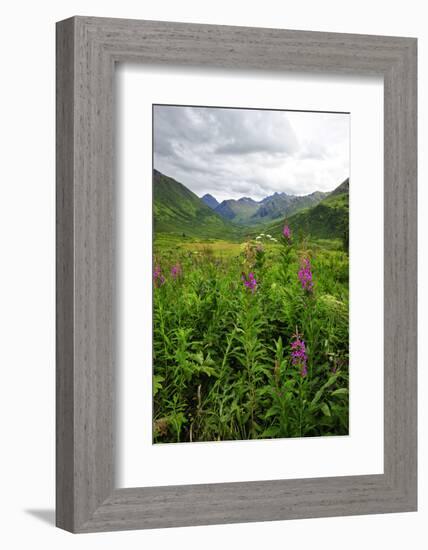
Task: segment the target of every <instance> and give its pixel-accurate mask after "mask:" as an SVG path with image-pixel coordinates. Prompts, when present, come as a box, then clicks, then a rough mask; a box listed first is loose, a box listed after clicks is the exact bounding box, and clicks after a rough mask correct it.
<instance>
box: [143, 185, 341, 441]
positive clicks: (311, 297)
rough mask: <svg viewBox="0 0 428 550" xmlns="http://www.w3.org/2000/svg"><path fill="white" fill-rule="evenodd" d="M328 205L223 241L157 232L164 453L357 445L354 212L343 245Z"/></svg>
mask: <svg viewBox="0 0 428 550" xmlns="http://www.w3.org/2000/svg"><path fill="white" fill-rule="evenodd" d="M332 195H333V194H332ZM190 199H192V197H190ZM326 200H327V203H326V204H324V205H322V203H320V204H321V212H318V213H317V212H316V211H315V212H314V210H315V209H314V208H312V209H310V210H307V211H301V212H299V213H297V214H295V221H294V223H293V220H291V221H290V224H289V225H287V223H288V222H287V223H285V222H284V221H280V222H276V224H274V225H272V226H271V228H270V229H269V227H268V229H266V230H263V228H255V229H253V230H251V232H248V230H247V229H245V228H244V229H240V230H239V231H238V229H236V228H233V230H231V231H230V232H228V231H227V229H228V227H229V226H228V227H221V228H220V231H219V233H218V236H217V237H214V236H210V235H208V236H197V235H196V231H195V230H192V227H195V224H193V225H192V222H191V220H190V221H189V223H188V224H187V225H185V224H184V226H183V223H184V222H183V223H182V224H181V225H179V229H176V227H177V226H174V223H173V220H174V217H173V216H172V215H171V222H168V216H166V215H164V216H163V218H162V223H163V224H164V225H158V226H156V220H155V238H154V258H153V269H154V271H153V304H154V305H153V324H154V337H153V338H154V342H153V351H154V360H153V369H154V371H153V441H154V442H155V443H174V442H196V441H219V440H245V439H259V438H288V437H306V436H328V435H345V434H348V353H349V346H348V328H349V327H348V325H349V323H348V313H349V290H348V270H349V265H348V263H349V260H348V252H347V238H346V235H344V228H347V209H346V211H345V213H344V211H343V208H342V209H341V210H340V215H341V216H342V218H341V222H340V223H341V226H340V227H341V229H340V231H339V232H338V233H337V234H336V233H335V232H334V231H331V230H329V224H330V225H332V226H333V228H334V227H337V223H336V225H335V224H334V219H330V217H331V216H332V212H333V210H332V209H334V208H336V207H337V208H339V207H338V206H337V204H336V203H337V201H339V202H340V201H343V200H345V199H343V197H342V196H339V198H337V197H336V198H334V196H330V197H329V198H328V199H326ZM328 201H330V203H329V202H328ZM164 204H165V201H164V202H163V203H162V205H163V208H164V210H163V214H165V212H166V211H165V207H164ZM174 204H175V203H174ZM159 205H160V203H159V204H158V206H159ZM318 206H319V205H318ZM339 206H340V205H339ZM155 207H156V202H155ZM169 208H170V210H171V208H173V206H169ZM174 208H175V207H174ZM189 208H190V207H189V205H187V208H186V209H185V210H183V212H184V211H186V212H188V211H189ZM315 208H318V207H315ZM323 208H324V209H325V208H330V210H329V211H328V212H327V214H328V215H326V213H325V212H324V210H323ZM158 211H159V208H158ZM305 212H306V213H305ZM333 213H334V212H333ZM173 214H174V216H177V212H175V213H173ZM186 215H187V214H186ZM197 215H198V216H199V215H200V213H199V211H198V214H197ZM296 216H297V218H296ZM305 216H306V217H305ZM165 219H166V220H167V221H165ZM302 220H303V221H302ZM323 220H324V221H323ZM326 220H327V221H326ZM186 223H187V222H186ZM220 223H223V222H222V220H220V221H219V220H217V219H213V220H211V225H209V227H213V226H214V224H220ZM312 224H315V225H318V226H319V227H322V231H317V232H316V233H317V234H312V233H311V231H310V228H311V225H312ZM284 226H285V227H286V228H287V229H285V230H284ZM183 227H184V229H183ZM230 227H232V226H230ZM326 227H327V228H326ZM268 230H270V231H271V232H270V233H268V232H267V231H268ZM221 234H226V235H227V236H225V237H223V238H221V237H220V236H219V235H221Z"/></svg>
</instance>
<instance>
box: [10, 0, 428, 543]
mask: <svg viewBox="0 0 428 550" xmlns="http://www.w3.org/2000/svg"><path fill="white" fill-rule="evenodd" d="M76 14H78V15H97V16H103V17H128V18H137V19H163V20H171V21H174V20H175V21H185V22H199V23H215V24H229V25H249V26H265V27H282V28H291V29H304V30H320V31H337V32H356V33H372V34H389V35H407V36H417V37H418V38H419V71H420V73H419V82H420V88H419V98H420V105H419V128H420V130H419V137H420V154H419V163H420V167H419V168H420V169H419V181H420V203H419V204H420V212H424V210H426V208H427V207H428V205H427V188H426V185H425V184H424V182H425V181H426V179H427V176H428V169H427V163H426V160H425V158H424V156H423V153H424V151H426V149H427V145H428V136H427V122H428V107H427V103H426V99H425V98H426V97H427V95H428V70H427V66H428V51H427V49H428V27H427V26H426V22H425V23H424V21H425V17H424V16H425V13H424V3H423V2H420V1H418V0H407V2H406V3H405V4H403V3H398V2H397V3H392V2H390V1H387V0H379V1H378V2H373V1H372V0H370V1H369V0H359V1H358V2H356V1H354V2H345V1H344V0H340V1H339V0H324V1H323V2H319V1H318V0H306V1H301V2H289V3H287V2H279V1H278V0H264V1H263V2H249V0H235V1H234V2H231V1H230V0H216V1H215V2H201V1H200V0H180V1H177V0H164V1H162V0H157V1H155V0H146V1H145V2H137V1H132V0H121V1H120V2H115V1H113V0H69V1H68V2H58V1H54V0H41V1H39V2H31V1H29V0H27V1H20V0H15V1H14V2H13V3H12V2H11V1H10V2H9V3H7V4H3V8H2V10H1V23H0V41H1V46H2V47H1V50H0V51H1V52H2V59H1V69H2V72H1V86H0V94H1V101H0V136H1V149H0V150H1V153H2V155H1V164H0V166H1V176H0V185H1V198H0V224H1V227H0V239H1V248H0V250H1V256H0V257H1V267H0V277H1V284H0V319H1V326H0V365H1V373H2V379H1V380H2V382H1V385H0V422H1V424H0V427H1V431H0V442H1V443H0V449H1V450H0V461H1V470H0V471H1V485H0V487H1V489H0V518H1V524H2V526H1V529H0V543H1V545H2V547H3V548H21V547H22V548H25V547H36V548H44V549H46V550H49V549H54V548H55V549H56V548H61V549H69V548H79V549H86V548H88V549H89V548H90V549H97V548H104V549H108V548H118V547H120V548H123V549H128V548H142V547H144V548H160V549H163V548H170V547H173V548H174V549H177V550H179V549H181V548H183V549H184V548H186V549H192V548H198V549H199V548H221V547H224V548H232V547H233V546H235V545H239V547H245V548H248V549H251V548H260V547H263V546H264V547H275V546H278V547H288V548H291V547H298V548H299V549H302V550H305V549H309V548H314V547H316V548H321V549H322V548H328V549H329V550H334V549H336V548H337V549H339V548H340V549H343V548H347V550H352V549H354V548H355V549H357V548H358V549H359V548H361V547H367V548H376V547H377V546H379V545H381V546H382V547H386V548H388V549H389V550H394V549H399V548H400V549H401V548H403V547H409V548H424V547H425V545H426V523H427V521H428V504H427V497H428V483H427V474H426V469H425V468H424V467H423V466H424V464H426V463H427V462H428V447H427V428H426V427H427V422H426V421H427V416H428V404H427V400H426V399H423V398H424V396H425V393H426V389H427V382H428V376H427V374H426V370H425V369H424V368H423V366H424V364H426V360H427V353H426V351H425V349H423V347H422V346H421V349H420V365H421V369H420V378H419V388H420V390H419V393H420V396H421V399H420V413H419V424H420V426H421V429H420V436H419V437H420V439H419V449H420V458H419V463H420V465H421V467H420V497H419V498H420V505H419V512H418V513H412V514H395V515H384V516H362V517H353V518H331V519H316V520H299V521H289V522H275V523H264V524H262V523H257V524H242V525H231V526H214V527H195V528H181V529H168V530H157V531H145V532H142V531H133V532H126V533H105V534H95V535H80V536H76V535H74V536H73V535H70V534H68V533H65V532H62V531H60V530H58V529H55V528H54V527H53V506H54V388H55V386H54V326H55V323H54V227H55V226H54V158H55V157H54V94H55V84H54V65H55V56H54V31H55V28H54V23H55V21H57V20H60V19H64V18H66V17H69V16H70V15H76ZM424 222H425V223H424ZM424 230H426V217H422V216H421V221H420V236H421V237H420V249H421V250H420V253H421V254H420V263H419V265H420V269H421V272H420V275H421V276H420V280H421V285H420V291H419V295H420V297H421V304H423V303H424V301H426V298H427V291H426V285H424V284H423V282H424V281H426V278H427V277H426V276H427V274H428V273H427V262H426V255H425V254H424V253H423V251H422V245H423V233H424ZM424 275H425V276H424ZM420 309H421V315H420V329H419V330H420V334H421V335H423V334H425V333H426V331H427V330H428V326H427V316H426V314H425V312H424V308H423V307H422V306H421V308H420Z"/></svg>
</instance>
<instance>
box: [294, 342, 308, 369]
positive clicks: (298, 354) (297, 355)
mask: <svg viewBox="0 0 428 550" xmlns="http://www.w3.org/2000/svg"><path fill="white" fill-rule="evenodd" d="M293 338H294V340H293V341H292V342H291V362H292V364H293V365H294V366H295V367H299V369H300V374H301V375H302V376H306V375H307V374H308V366H307V362H308V356H307V355H306V346H305V341H304V340H302V339H301V338H300V334H298V333H296V334H295V335H294V336H293Z"/></svg>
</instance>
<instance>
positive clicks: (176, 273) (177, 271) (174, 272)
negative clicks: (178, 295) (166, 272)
mask: <svg viewBox="0 0 428 550" xmlns="http://www.w3.org/2000/svg"><path fill="white" fill-rule="evenodd" d="M181 274H182V269H181V265H180V264H175V265H173V266H172V267H171V277H172V278H173V279H177V278H178V277H180V276H181Z"/></svg>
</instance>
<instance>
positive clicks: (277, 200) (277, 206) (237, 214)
mask: <svg viewBox="0 0 428 550" xmlns="http://www.w3.org/2000/svg"><path fill="white" fill-rule="evenodd" d="M328 195H329V193H323V192H321V191H315V192H314V193H311V194H310V195H304V196H300V195H289V194H287V193H278V192H277V193H274V194H273V195H269V196H267V197H265V198H264V199H262V200H261V201H255V200H254V199H251V198H250V197H242V198H240V199H227V200H224V201H223V202H221V203H219V202H218V201H217V199H216V198H215V197H213V196H212V195H210V194H207V195H204V196H203V197H202V201H203V202H204V203H205V204H206V205H207V206H209V207H210V208H211V209H212V210H214V212H217V214H220V216H221V217H222V218H226V219H227V220H230V221H233V223H236V224H239V225H256V224H260V223H267V222H270V221H273V220H276V219H281V218H284V217H285V216H291V215H292V214H294V213H295V212H298V211H299V210H302V209H303V208H308V207H310V206H315V205H316V204H318V203H319V202H321V201H322V200H323V199H324V198H326V197H327V196H328Z"/></svg>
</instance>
